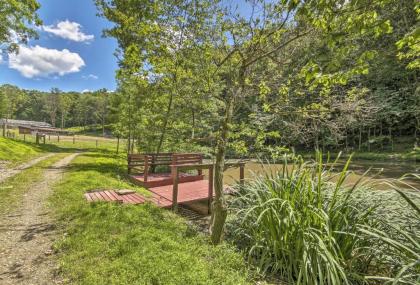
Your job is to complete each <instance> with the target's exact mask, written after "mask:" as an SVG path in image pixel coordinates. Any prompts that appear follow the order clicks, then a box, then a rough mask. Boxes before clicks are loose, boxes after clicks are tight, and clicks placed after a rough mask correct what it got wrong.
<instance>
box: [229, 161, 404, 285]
mask: <svg viewBox="0 0 420 285" xmlns="http://www.w3.org/2000/svg"><path fill="white" fill-rule="evenodd" d="M295 162H296V163H294V164H291V165H288V164H287V161H285V162H284V167H283V169H282V171H279V172H268V173H266V174H265V175H263V176H257V177H255V180H252V181H249V182H248V183H246V184H245V185H244V186H242V187H238V192H237V196H236V197H235V198H234V199H232V201H231V204H230V209H231V211H232V213H233V214H232V215H231V217H230V218H229V222H228V229H229V234H230V238H231V239H233V240H234V241H235V242H236V243H237V245H238V246H239V247H240V248H241V249H242V250H244V251H245V252H246V253H247V255H248V257H249V259H250V261H251V262H253V263H254V264H256V265H257V266H258V267H259V268H261V270H262V271H263V272H270V273H275V274H278V275H279V276H280V277H281V278H284V279H286V280H287V281H288V282H289V283H296V284H354V283H366V282H367V280H368V279H366V278H365V276H366V275H372V273H373V275H375V274H376V273H383V272H386V271H388V272H387V273H388V274H389V273H390V270H389V268H387V267H386V266H389V263H386V262H381V261H380V260H378V258H377V257H379V256H382V255H381V254H378V253H384V250H386V249H387V248H389V246H384V242H383V240H384V239H385V238H386V237H385V236H384V237H383V238H382V239H381V238H380V237H379V236H380V235H381V233H383V231H382V230H381V229H383V228H384V227H385V226H384V222H383V221H381V219H380V218H379V217H380V214H379V213H380V211H379V207H380V203H371V202H370V200H369V199H367V198H368V196H369V193H370V191H371V189H366V188H369V186H368V185H366V183H361V181H362V178H361V179H360V180H359V181H358V182H356V183H354V184H353V185H346V184H345V181H346V178H347V177H348V175H349V174H350V173H349V171H347V169H348V166H349V163H350V160H349V161H348V162H347V164H346V165H345V166H344V168H343V169H342V171H341V172H338V173H337V172H334V171H333V167H331V166H330V167H326V166H325V164H324V163H323V161H322V155H321V154H317V160H316V162H314V163H303V162H302V160H301V159H299V158H296V159H295ZM327 165H328V164H327ZM332 165H333V166H334V163H333V164H332ZM378 231H379V232H378ZM410 260H411V259H410ZM400 267H401V266H400ZM393 270H394V271H395V269H393ZM391 271H392V270H391ZM372 279H374V278H373V277H372ZM376 279H378V278H376Z"/></svg>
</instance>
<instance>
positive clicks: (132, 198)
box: [85, 190, 146, 204]
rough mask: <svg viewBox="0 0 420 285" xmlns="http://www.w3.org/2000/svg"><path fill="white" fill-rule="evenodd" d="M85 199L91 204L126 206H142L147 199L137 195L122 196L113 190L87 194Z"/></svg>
mask: <svg viewBox="0 0 420 285" xmlns="http://www.w3.org/2000/svg"><path fill="white" fill-rule="evenodd" d="M85 198H86V200H88V201H89V202H100V201H103V202H116V203H125V204H142V203H144V202H145V201H146V199H145V198H144V197H142V196H140V195H139V194H137V193H130V194H124V195H120V194H118V193H117V192H115V191H112V190H109V191H108V190H104V191H95V192H88V193H85Z"/></svg>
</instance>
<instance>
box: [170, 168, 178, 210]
mask: <svg viewBox="0 0 420 285" xmlns="http://www.w3.org/2000/svg"><path fill="white" fill-rule="evenodd" d="M171 172H172V176H173V177H172V178H173V183H174V186H173V189H172V211H174V212H175V213H176V212H177V211H178V167H176V166H172V171H171Z"/></svg>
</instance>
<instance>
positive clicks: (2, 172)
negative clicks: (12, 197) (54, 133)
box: [0, 153, 54, 182]
mask: <svg viewBox="0 0 420 285" xmlns="http://www.w3.org/2000/svg"><path fill="white" fill-rule="evenodd" d="M53 155H54V154H53V153H49V154H46V155H43V156H40V157H38V158H35V159H32V160H31V161H28V162H25V163H23V164H21V165H18V166H16V167H14V168H7V167H6V164H3V162H2V161H0V182H2V181H4V180H6V179H7V178H9V177H12V176H15V175H16V174H18V173H20V172H21V171H22V170H25V169H27V168H29V167H32V166H33V165H35V164H37V163H39V162H41V161H43V160H45V159H47V158H49V157H51V156H53Z"/></svg>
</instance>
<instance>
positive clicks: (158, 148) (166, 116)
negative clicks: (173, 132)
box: [156, 92, 174, 153]
mask: <svg viewBox="0 0 420 285" xmlns="http://www.w3.org/2000/svg"><path fill="white" fill-rule="evenodd" d="M173 94H174V93H173V92H171V96H170V97H169V103H168V108H167V109H166V113H165V118H164V121H163V126H162V132H161V134H160V138H159V143H158V146H157V148H156V153H159V152H160V150H161V148H162V145H163V139H164V138H165V134H166V127H167V126H168V122H169V114H170V113H171V110H172V102H173V98H174V95H173Z"/></svg>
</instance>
